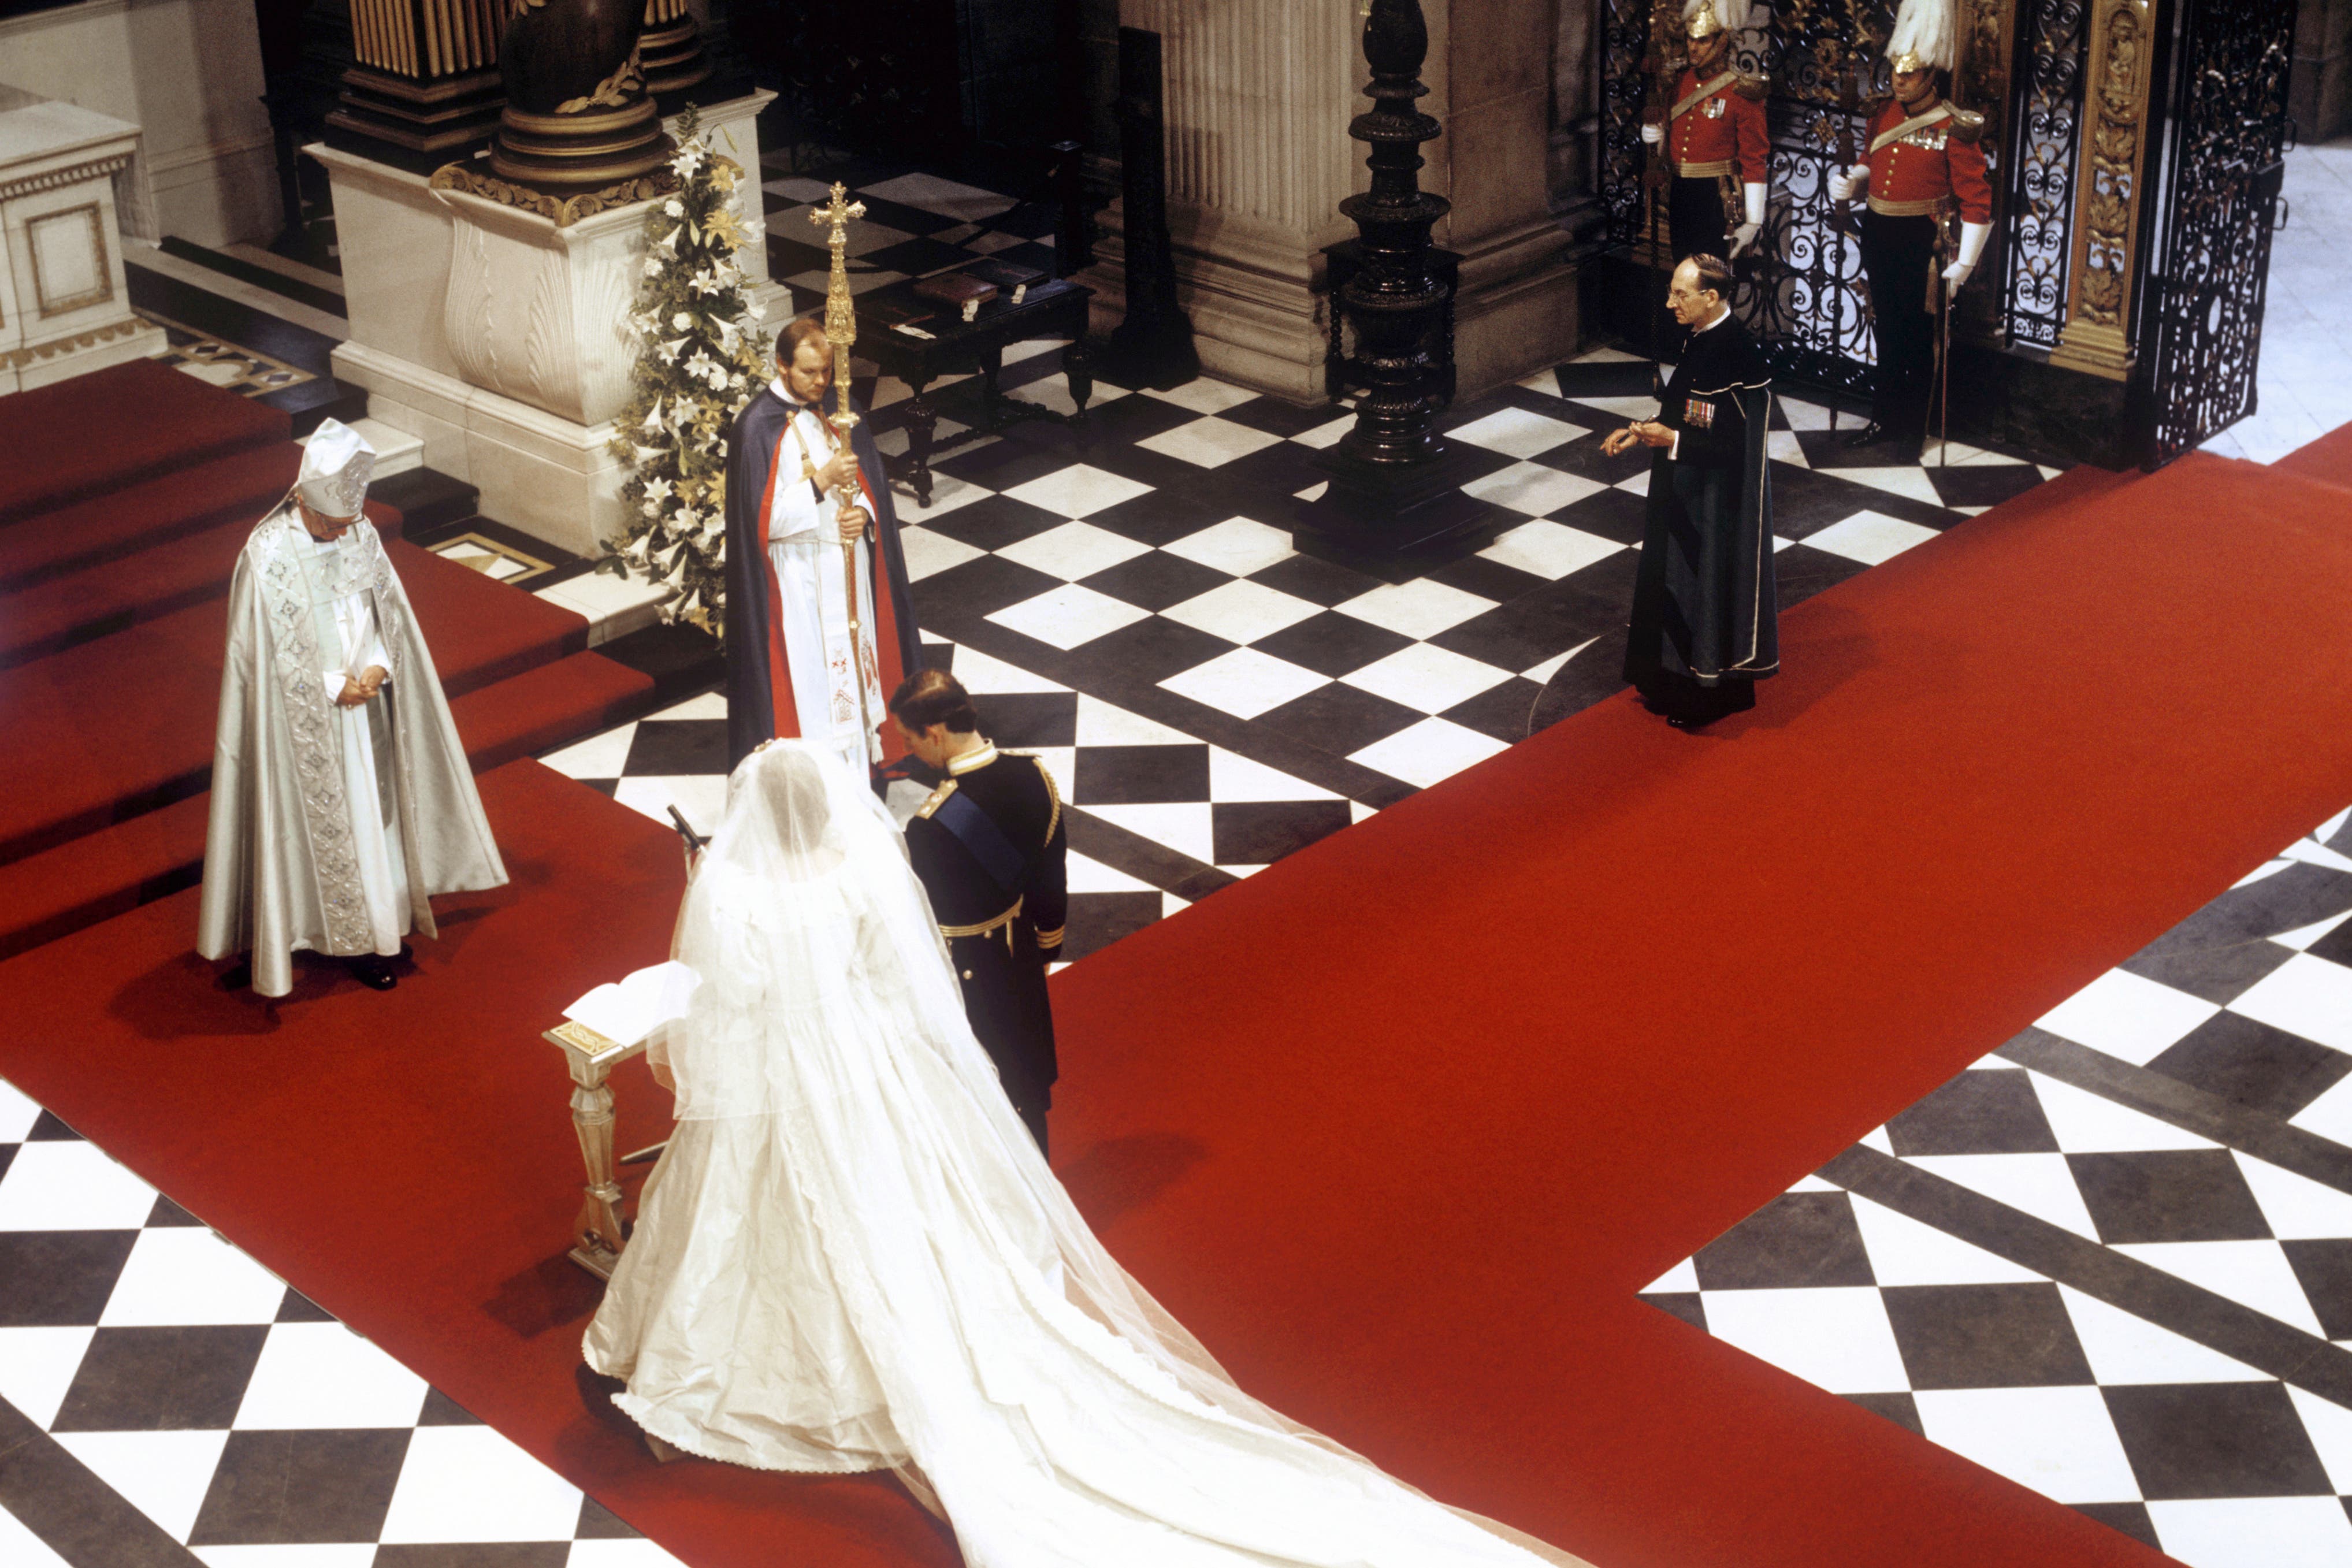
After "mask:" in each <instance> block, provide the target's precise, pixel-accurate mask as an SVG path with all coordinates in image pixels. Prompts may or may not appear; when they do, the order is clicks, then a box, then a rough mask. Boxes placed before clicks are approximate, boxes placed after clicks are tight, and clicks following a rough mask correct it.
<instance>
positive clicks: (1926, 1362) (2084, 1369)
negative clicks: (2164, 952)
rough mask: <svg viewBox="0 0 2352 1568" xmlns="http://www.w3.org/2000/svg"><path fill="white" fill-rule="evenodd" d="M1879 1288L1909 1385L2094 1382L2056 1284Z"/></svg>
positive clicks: (2037, 1385)
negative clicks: (1893, 1328)
mask: <svg viewBox="0 0 2352 1568" xmlns="http://www.w3.org/2000/svg"><path fill="white" fill-rule="evenodd" d="M2017 1076H2018V1077H2023V1076H2024V1075H2023V1074H2022V1073H2020V1074H2018V1075H2017ZM1879 1294H1880V1297H1881V1298H1882V1300H1884V1301H1885V1307H1886V1318H1887V1321H1889V1322H1890V1323H1892V1324H1893V1325H1894V1327H1895V1348H1896V1349H1897V1350H1899V1351H1901V1352H1902V1353H1903V1369H1904V1371H1905V1373H1906V1374H1907V1375H1908V1376H1909V1378H1910V1380H1911V1386H1912V1387H1914V1388H2042V1387H2049V1386H2052V1385H2054V1384H2086V1383H2095V1382H2097V1381H2098V1380H2097V1379H2096V1378H2095V1377H2094V1376H2092V1375H2091V1363H2090V1362H2089V1361H2088V1360H2086V1359H2085V1358H2084V1354H2083V1346H2082V1342H2080V1341H2078V1340H2077V1339H2076V1338H2075V1337H2074V1321H2073V1320H2072V1319H2070V1318H2069V1317H2067V1315H2066V1304H2065V1302H2064V1301H2063V1300H2060V1298H2059V1295H2058V1287H2057V1286H2055V1285H2050V1284H2043V1283H2039V1282H2037V1283H2032V1284H2011V1285H1895V1286H1888V1287H1887V1288H1885V1289H1883V1290H1881V1291H1880V1292H1879Z"/></svg>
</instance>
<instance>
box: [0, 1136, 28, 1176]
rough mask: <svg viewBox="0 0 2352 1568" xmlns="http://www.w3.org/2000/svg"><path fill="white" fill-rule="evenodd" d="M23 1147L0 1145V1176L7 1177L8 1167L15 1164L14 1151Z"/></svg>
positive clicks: (8, 1144) (18, 1144) (10, 1144)
mask: <svg viewBox="0 0 2352 1568" xmlns="http://www.w3.org/2000/svg"><path fill="white" fill-rule="evenodd" d="M23 1147H24V1145H23V1144H22V1143H0V1176H5V1175H7V1173H8V1167H9V1166H10V1165H12V1164H14V1163H16V1151H17V1150H19V1149H21V1148H23Z"/></svg>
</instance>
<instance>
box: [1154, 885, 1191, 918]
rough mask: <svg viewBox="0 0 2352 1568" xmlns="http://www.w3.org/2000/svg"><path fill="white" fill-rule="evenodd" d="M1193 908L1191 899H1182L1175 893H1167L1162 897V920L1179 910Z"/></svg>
mask: <svg viewBox="0 0 2352 1568" xmlns="http://www.w3.org/2000/svg"><path fill="white" fill-rule="evenodd" d="M1191 908H1192V900H1190V899H1180V898H1178V897H1177V896H1176V895H1175V894H1173V893H1166V892H1163V893H1161V894H1160V919H1161V920H1163V921H1164V920H1166V919H1167V918H1168V917H1169V916H1170V915H1172V914H1174V913H1175V912H1176V911H1177V910H1189V909H1191Z"/></svg>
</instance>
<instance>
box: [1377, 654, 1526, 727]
mask: <svg viewBox="0 0 2352 1568" xmlns="http://www.w3.org/2000/svg"><path fill="white" fill-rule="evenodd" d="M1340 679H1342V680H1343V681H1345V682H1346V683H1347V684H1348V685H1349V686H1352V687H1355V688H1356V689H1359V690H1361V691H1369V692H1370V693H1371V694H1372V695H1373V696H1375V697H1385V698H1387V699H1388V700H1390V701H1391V702H1401V703H1402V704H1404V706H1406V707H1407V708H1412V709H1416V710H1419V711H1421V712H1423V713H1443V712H1444V711H1445V710H1447V709H1449V708H1452V707H1454V705H1455V704H1457V703H1462V702H1467V701H1468V700H1470V699H1472V698H1473V697H1475V696H1477V695H1478V693H1480V692H1481V691H1484V690H1486V689H1488V688H1489V687H1493V686H1499V685H1501V684H1502V683H1503V682H1504V681H1506V680H1508V679H1511V672H1510V671H1509V670H1507V669H1496V668H1495V667H1494V666H1493V665H1491V664H1481V663H1480V662H1479V661H1478V660H1476V659H1475V658H1464V657H1463V656H1462V655H1460V654H1458V653H1450V652H1448V651H1447V650H1445V649H1444V648H1442V647H1437V646H1436V645H1435V644H1433V643H1425V642H1417V643H1414V644H1413V645H1412V646H1411V647H1401V648H1399V649H1397V651H1396V652H1394V653H1392V654H1390V655H1389V656H1388V657H1387V658H1381V659H1376V660H1374V661H1373V662H1372V663H1370V664H1368V665H1365V666H1364V667H1363V668H1360V669H1358V670H1356V671H1354V672H1353V673H1351V674H1349V675H1345V676H1342V677H1341V678H1340Z"/></svg>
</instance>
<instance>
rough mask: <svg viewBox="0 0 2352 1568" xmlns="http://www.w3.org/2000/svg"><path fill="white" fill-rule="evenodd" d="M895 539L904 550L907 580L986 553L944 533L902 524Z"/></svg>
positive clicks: (911, 581) (924, 575)
mask: <svg viewBox="0 0 2352 1568" xmlns="http://www.w3.org/2000/svg"><path fill="white" fill-rule="evenodd" d="M898 542H899V545H900V547H901V548H903V549H904V550H905V551H906V554H907V581H908V582H909V583H919V582H921V581H922V580H923V579H924V578H926V577H936V576H938V575H939V574H940V573H942V572H945V571H948V570H950V568H952V567H957V566H961V565H962V564H963V563H965V562H967V561H977V560H979V559H980V558H981V557H982V556H983V555H985V554H987V553H988V552H987V551H985V550H976V549H974V548H973V547H972V546H971V545H969V544H966V543H965V542H963V541H962V540H961V539H950V538H949V537H948V536H947V535H946V534H944V533H938V532H934V531H932V530H930V529H928V528H902V529H900V530H899V531H898Z"/></svg>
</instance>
